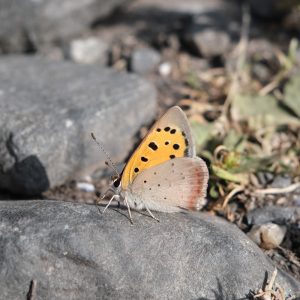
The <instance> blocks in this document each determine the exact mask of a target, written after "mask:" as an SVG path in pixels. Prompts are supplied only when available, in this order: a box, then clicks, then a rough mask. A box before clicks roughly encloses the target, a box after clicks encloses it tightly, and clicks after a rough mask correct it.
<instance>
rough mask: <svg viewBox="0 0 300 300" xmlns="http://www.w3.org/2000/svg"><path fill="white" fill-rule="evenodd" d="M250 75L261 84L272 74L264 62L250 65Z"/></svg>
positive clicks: (265, 82)
mask: <svg viewBox="0 0 300 300" xmlns="http://www.w3.org/2000/svg"><path fill="white" fill-rule="evenodd" d="M252 76H253V77H254V78H256V79H257V80H258V81H259V82H260V83H262V84H263V85H266V84H267V83H268V82H269V81H270V78H271V76H272V75H271V71H270V69H269V68H268V67H267V66H266V65H265V64H262V63H255V64H254V65H253V66H252Z"/></svg>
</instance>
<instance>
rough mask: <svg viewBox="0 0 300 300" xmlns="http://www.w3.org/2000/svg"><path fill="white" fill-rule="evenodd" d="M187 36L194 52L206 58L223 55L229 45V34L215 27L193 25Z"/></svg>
mask: <svg viewBox="0 0 300 300" xmlns="http://www.w3.org/2000/svg"><path fill="white" fill-rule="evenodd" d="M188 36H189V37H188V39H189V41H190V43H191V46H192V47H193V48H194V50H195V51H196V53H197V54H198V55H200V56H202V57H204V58H208V59H210V58H214V57H217V56H222V55H225V54H226V53H227V52H228V51H229V49H230V46H231V43H230V37H229V35H228V34H227V33H226V32H223V31H220V30H218V29H216V28H207V29H200V28H199V29H198V28H197V27H195V28H193V29H191V30H190V31H189V34H188Z"/></svg>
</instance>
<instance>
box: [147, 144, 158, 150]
mask: <svg viewBox="0 0 300 300" xmlns="http://www.w3.org/2000/svg"><path fill="white" fill-rule="evenodd" d="M148 147H149V148H151V149H152V150H153V151H156V150H157V149H158V146H157V145H156V144H155V143H154V142H151V143H149V145H148Z"/></svg>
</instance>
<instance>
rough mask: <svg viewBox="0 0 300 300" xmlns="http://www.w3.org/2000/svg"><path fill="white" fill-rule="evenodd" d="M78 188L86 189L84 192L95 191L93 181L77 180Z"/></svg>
mask: <svg viewBox="0 0 300 300" xmlns="http://www.w3.org/2000/svg"><path fill="white" fill-rule="evenodd" d="M76 187H77V189H79V190H81V191H84V192H95V190H96V189H95V186H94V185H93V184H92V183H88V182H77V183H76Z"/></svg>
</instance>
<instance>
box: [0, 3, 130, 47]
mask: <svg viewBox="0 0 300 300" xmlns="http://www.w3.org/2000/svg"><path fill="white" fill-rule="evenodd" d="M128 2H130V0H109V1H106V0H86V1H82V0H38V1H32V0H0V45H1V46H0V50H2V51H4V52H20V51H26V50H27V51H31V50H34V49H35V48H38V47H40V46H43V45H44V44H47V43H49V42H56V43H57V42H59V41H61V40H63V39H66V38H70V37H72V36H74V35H77V34H80V33H81V32H82V31H83V30H84V29H86V28H88V27H89V26H90V25H91V24H92V23H93V22H94V21H96V20H98V19H99V18H103V17H107V16H108V15H109V14H110V13H111V12H112V11H113V10H115V9H116V8H118V7H120V5H124V4H125V3H128Z"/></svg>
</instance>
